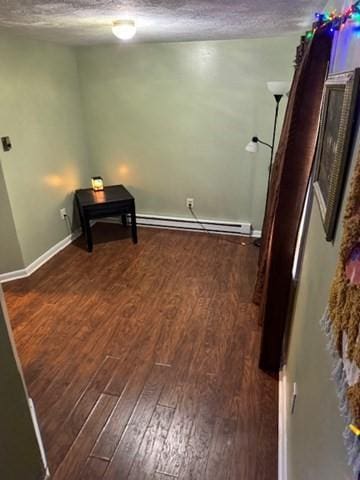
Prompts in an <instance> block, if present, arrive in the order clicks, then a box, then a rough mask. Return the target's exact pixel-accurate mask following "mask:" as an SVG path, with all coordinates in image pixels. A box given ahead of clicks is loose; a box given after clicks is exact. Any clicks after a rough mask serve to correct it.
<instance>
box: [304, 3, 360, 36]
mask: <svg viewBox="0 0 360 480" xmlns="http://www.w3.org/2000/svg"><path fill="white" fill-rule="evenodd" d="M315 19H316V21H315V22H314V24H313V26H312V30H309V31H308V32H306V34H305V38H306V39H307V40H311V39H312V37H313V36H314V34H315V32H316V31H317V30H319V29H326V30H327V31H329V32H330V33H333V32H335V31H336V30H340V28H341V27H342V26H343V25H345V23H346V22H347V21H348V20H351V21H352V22H355V23H356V24H358V23H360V0H357V1H356V2H355V3H353V4H352V5H351V6H350V7H348V8H346V9H345V10H344V11H343V12H341V13H338V12H337V11H336V10H332V11H331V12H321V13H320V12H317V13H315Z"/></svg>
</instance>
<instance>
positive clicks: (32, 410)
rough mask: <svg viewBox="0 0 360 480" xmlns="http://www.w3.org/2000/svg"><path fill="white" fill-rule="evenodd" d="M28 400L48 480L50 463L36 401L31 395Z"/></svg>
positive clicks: (45, 476)
mask: <svg viewBox="0 0 360 480" xmlns="http://www.w3.org/2000/svg"><path fill="white" fill-rule="evenodd" d="M28 401H29V408H30V414H31V418H32V422H33V425H34V430H35V435H36V439H37V442H38V445H39V450H40V455H41V460H42V463H43V467H44V480H46V479H48V478H50V471H49V467H48V463H47V459H46V453H45V448H44V444H43V441H42V438H41V433H40V428H39V422H38V419H37V415H36V410H35V405H34V402H33V401H32V398H30V397H29V398H28Z"/></svg>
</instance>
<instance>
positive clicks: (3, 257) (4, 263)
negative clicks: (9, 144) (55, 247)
mask: <svg viewBox="0 0 360 480" xmlns="http://www.w3.org/2000/svg"><path fill="white" fill-rule="evenodd" d="M0 219H1V229H0V273H4V272H11V271H13V270H20V269H22V268H24V260H23V258H22V254H21V249H20V244H19V240H18V237H17V233H16V228H15V224H14V218H13V214H12V211H11V206H10V201H9V196H8V193H7V187H6V183H5V179H4V175H3V171H2V168H1V164H0Z"/></svg>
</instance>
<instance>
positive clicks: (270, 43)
mask: <svg viewBox="0 0 360 480" xmlns="http://www.w3.org/2000/svg"><path fill="white" fill-rule="evenodd" d="M297 43H298V36H296V37H290V38H266V39H257V40H254V39H253V40H236V41H216V42H187V43H167V44H165V43H164V44H158V43H157V44H142V45H141V44H138V45H136V44H132V45H129V44H127V45H125V46H124V45H109V46H98V47H91V48H79V49H78V61H79V72H80V77H81V87H82V90H81V91H82V96H83V106H84V112H85V123H86V129H87V140H88V144H89V152H90V165H91V174H94V175H102V176H103V177H104V179H105V181H106V182H107V183H124V184H125V185H126V186H128V187H129V188H130V190H131V191H132V192H133V193H134V194H135V196H136V201H137V208H138V211H139V212H141V213H150V214H158V215H174V216H180V217H186V216H188V210H187V209H186V207H185V199H186V197H193V198H194V199H195V210H196V212H197V213H198V215H199V216H200V217H202V218H208V219H219V220H230V221H242V222H250V223H252V224H253V225H254V227H255V228H256V229H258V228H260V226H261V222H262V215H263V208H264V201H265V198H264V197H265V185H266V178H267V167H268V159H269V151H268V150H267V148H266V147H265V148H262V149H261V152H260V153H259V154H257V155H255V156H254V155H251V154H249V153H246V152H245V151H244V147H245V145H246V144H247V143H248V141H249V139H250V138H251V137H252V136H253V135H254V134H257V135H259V136H260V137H262V138H263V139H265V140H267V141H271V133H272V124H273V116H274V107H275V104H274V99H273V98H272V96H271V94H270V93H269V92H268V91H267V88H266V81H268V80H282V79H284V80H291V78H292V74H293V68H292V64H293V59H294V54H295V47H296V45H297ZM284 106H285V102H284V103H283V105H282V110H283V109H284Z"/></svg>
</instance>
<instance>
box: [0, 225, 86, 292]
mask: <svg viewBox="0 0 360 480" xmlns="http://www.w3.org/2000/svg"><path fill="white" fill-rule="evenodd" d="M80 234H81V230H76V231H75V232H73V233H71V234H70V235H68V236H67V237H65V238H64V239H63V240H61V241H60V242H58V243H57V244H56V245H54V246H53V247H51V248H49V250H47V251H46V252H45V253H43V254H42V255H40V257H39V258H37V259H36V260H34V261H33V262H32V263H30V265H28V266H27V267H26V268H23V269H22V270H15V271H13V272H8V273H2V274H0V283H5V282H10V281H12V280H17V279H19V278H24V277H28V276H29V275H31V274H32V273H34V272H35V271H36V270H38V269H39V268H40V267H41V266H42V265H44V263H46V262H47V261H48V260H50V258H52V257H53V256H54V255H56V254H57V253H59V252H60V251H61V250H63V249H64V248H65V247H67V246H68V245H70V243H72V242H73V241H74V240H75V239H76V238H77V237H79V236H80Z"/></svg>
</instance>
